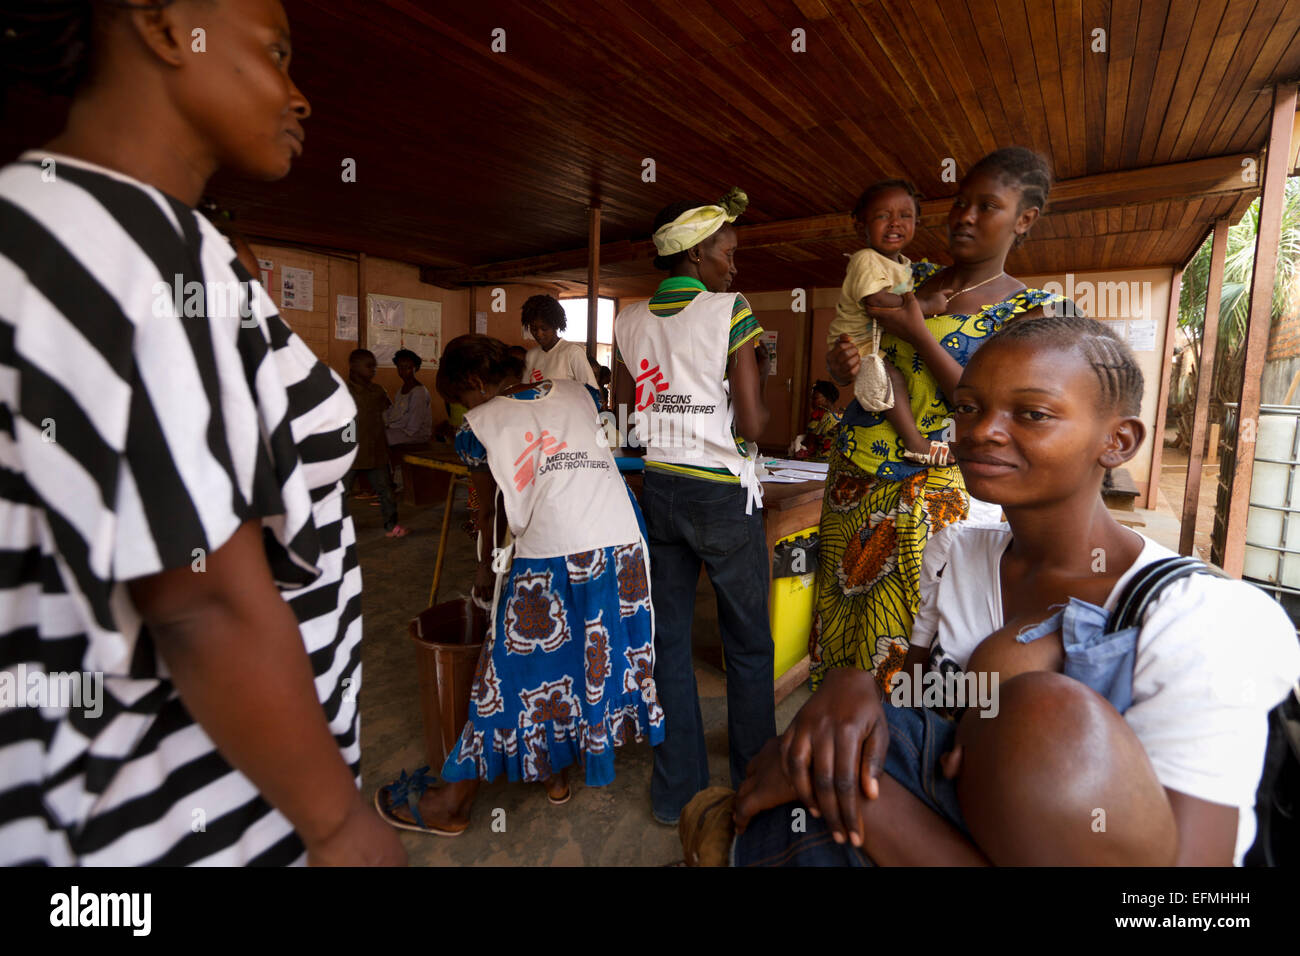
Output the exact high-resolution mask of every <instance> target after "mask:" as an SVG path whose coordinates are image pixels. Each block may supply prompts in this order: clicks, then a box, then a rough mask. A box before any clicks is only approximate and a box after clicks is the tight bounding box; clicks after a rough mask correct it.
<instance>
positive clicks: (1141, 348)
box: [1128, 319, 1156, 352]
mask: <svg viewBox="0 0 1300 956" xmlns="http://www.w3.org/2000/svg"><path fill="white" fill-rule="evenodd" d="M1128 344H1129V348H1131V349H1132V350H1133V351H1134V352H1154V351H1155V349H1156V323H1155V321H1154V320H1153V319H1134V320H1133V321H1131V322H1129V324H1128Z"/></svg>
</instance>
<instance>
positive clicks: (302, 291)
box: [280, 266, 316, 312]
mask: <svg viewBox="0 0 1300 956" xmlns="http://www.w3.org/2000/svg"><path fill="white" fill-rule="evenodd" d="M315 286H316V275H315V273H313V272H312V271H311V270H310V269H295V268H293V266H284V267H283V268H281V269H280V308H282V309H298V310H299V311H302V312H310V311H311V310H312V309H313V308H314V304H315V301H316V288H315Z"/></svg>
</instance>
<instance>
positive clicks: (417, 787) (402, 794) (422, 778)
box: [375, 767, 469, 837]
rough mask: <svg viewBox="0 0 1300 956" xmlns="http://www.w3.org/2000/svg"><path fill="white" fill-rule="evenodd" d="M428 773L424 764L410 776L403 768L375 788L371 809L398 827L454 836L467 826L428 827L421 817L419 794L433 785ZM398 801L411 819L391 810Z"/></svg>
mask: <svg viewBox="0 0 1300 956" xmlns="http://www.w3.org/2000/svg"><path fill="white" fill-rule="evenodd" d="M428 773H429V768H428V767H421V768H420V769H418V770H416V771H415V773H414V774H412V775H411V776H407V774H406V771H405V770H403V771H402V773H401V776H399V777H398V778H397V779H396V780H395V781H393V782H392V783H390V784H388V786H386V787H380V788H379V789H378V790H376V791H375V811H376V812H377V813H378V814H379V816H380V817H381V818H382V819H383V820H384V822H386V823H387V824H389V825H390V826H393V827H396V828H397V829H399V830H413V831H415V832H416V833H432V834H434V835H435V836H445V837H458V836H460V835H461V834H462V833H464V832H465V831H466V830H468V829H469V824H466V825H465V826H464V827H462V828H461V829H459V830H448V829H446V828H443V827H431V826H429V825H428V824H427V823H425V822H424V817H422V816H420V798H421V797H422V796H424V791H426V790H428V789H429V788H430V787H431V786H433V778H431V777H430V776H429V775H428ZM385 797H387V799H385ZM401 804H405V806H406V808H407V809H408V810H409V811H410V813H411V817H412V818H413V819H414V820H415V822H414V823H412V822H410V821H409V820H403V819H401V818H400V817H399V816H397V815H396V814H395V813H393V808H394V807H396V806H398V805H401Z"/></svg>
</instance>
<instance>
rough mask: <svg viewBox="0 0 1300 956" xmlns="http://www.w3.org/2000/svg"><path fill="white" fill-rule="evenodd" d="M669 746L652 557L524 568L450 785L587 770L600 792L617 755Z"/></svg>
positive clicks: (505, 606)
mask: <svg viewBox="0 0 1300 956" xmlns="http://www.w3.org/2000/svg"><path fill="white" fill-rule="evenodd" d="M663 736H664V712H663V709H662V708H661V707H660V706H659V699H658V696H657V694H656V692H655V682H654V629H653V626H652V623H651V613H650V585H649V579H648V577H647V575H646V561H645V550H644V547H643V545H642V544H641V543H639V542H638V543H635V544H627V545H618V546H615V547H610V548H601V549H597V550H594V551H584V552H582V553H579V554H572V555H567V556H565V557H561V558H516V559H515V560H514V562H513V564H512V566H511V569H510V576H509V578H508V579H507V581H506V583H505V584H504V585H503V586H502V591H501V599H500V602H499V606H498V607H497V617H496V623H495V625H494V627H493V629H492V637H491V639H490V641H489V642H488V643H486V644H485V645H484V647H483V653H482V654H481V655H479V664H478V673H477V674H476V675H475V677H474V687H473V691H472V693H471V696H470V707H469V721H468V722H467V723H466V724H465V729H464V731H462V733H461V735H460V740H459V741H457V743H456V747H455V749H454V750H452V752H451V754H450V755H449V756H448V757H447V762H446V763H445V764H444V765H443V768H442V777H443V779H444V780H472V779H474V778H475V777H477V778H480V779H482V780H495V779H496V778H497V777H499V776H500V775H501V773H502V771H504V772H505V773H506V775H507V777H508V778H509V779H510V780H511V781H519V780H523V781H529V782H532V781H539V780H545V779H546V778H547V777H549V776H550V775H551V774H552V773H555V772H557V771H559V770H562V769H564V768H565V767H567V766H569V765H570V764H573V763H576V762H577V761H579V760H582V761H583V762H584V763H585V765H586V781H587V785H588V786H592V787H599V786H604V785H605V784H607V783H609V782H611V781H612V780H613V779H614V748H615V747H617V746H619V745H620V744H625V743H628V742H629V741H632V740H638V741H639V740H645V739H648V740H649V741H650V743H651V745H655V744H658V743H660V742H661V741H662V740H663Z"/></svg>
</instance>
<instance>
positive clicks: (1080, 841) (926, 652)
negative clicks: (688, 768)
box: [735, 317, 1300, 865]
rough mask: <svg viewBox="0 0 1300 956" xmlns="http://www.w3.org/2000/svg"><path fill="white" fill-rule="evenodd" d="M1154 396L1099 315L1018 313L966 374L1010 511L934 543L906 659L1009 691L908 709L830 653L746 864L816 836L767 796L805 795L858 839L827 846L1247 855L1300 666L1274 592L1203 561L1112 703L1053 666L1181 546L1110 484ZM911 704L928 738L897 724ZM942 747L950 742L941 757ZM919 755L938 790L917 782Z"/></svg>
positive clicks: (974, 437)
mask: <svg viewBox="0 0 1300 956" xmlns="http://www.w3.org/2000/svg"><path fill="white" fill-rule="evenodd" d="M1141 396H1142V376H1141V373H1140V371H1139V370H1138V368H1137V365H1136V362H1135V361H1134V359H1133V356H1132V353H1131V352H1130V351H1129V349H1128V347H1127V346H1125V345H1124V344H1123V343H1122V342H1120V341H1119V340H1118V339H1117V338H1115V336H1114V335H1113V334H1112V333H1110V331H1109V330H1108V329H1107V328H1106V327H1105V326H1103V325H1101V324H1100V323H1098V322H1095V321H1093V320H1090V319H1084V318H1077V317H1055V318H1044V319H1037V320H1031V321H1024V322H1017V323H1012V324H1010V325H1008V326H1007V327H1006V328H1005V329H1004V330H1003V331H1002V332H1001V333H999V334H998V335H996V336H993V337H991V338H990V339H989V340H988V342H987V343H986V344H985V345H984V346H983V347H982V348H981V349H980V351H979V352H978V353H977V354H976V355H975V357H974V358H973V359H972V360H971V362H970V364H969V365H968V366H967V367H966V370H965V372H964V374H963V375H962V378H961V382H960V384H959V385H958V387H957V390H956V394H955V396H954V398H955V405H954V418H955V423H956V432H957V442H956V452H957V459H958V461H959V463H960V465H961V469H962V474H963V476H964V478H965V480H966V485H967V487H968V488H969V489H970V492H971V494H972V495H975V496H978V497H979V498H981V499H984V500H987V501H990V502H993V503H995V504H997V505H1000V506H1001V508H1002V510H1003V511H1004V512H1005V514H1006V517H1007V523H1006V524H1002V525H997V526H983V527H981V526H975V525H969V524H966V523H963V524H961V525H959V526H954V527H953V528H952V529H950V530H949V529H946V530H945V531H944V533H943V534H942V535H939V536H936V538H935V540H934V541H932V542H931V547H930V548H928V549H927V551H926V558H925V564H924V567H923V569H922V572H921V589H920V593H921V606H920V609H919V611H918V613H917V615H916V621H915V627H914V630H913V634H912V649H911V650H910V651H909V654H908V658H907V661H906V663H905V664H904V668H903V670H904V672H905V673H907V674H909V675H912V674H923V670H914V668H920V669H924V668H927V667H929V668H934V667H936V666H937V667H939V668H941V669H948V670H960V671H965V672H967V673H972V672H978V673H982V674H987V675H989V677H990V678H991V677H992V676H994V675H996V676H997V677H998V678H999V682H998V685H997V689H998V691H999V692H998V693H997V695H996V698H995V700H996V703H995V704H994V707H995V708H996V709H997V710H998V711H999V712H998V713H997V715H996V716H995V717H994V718H993V719H992V720H987V719H984V717H983V716H980V715H978V714H977V713H976V712H974V711H970V710H968V711H967V712H966V714H965V716H964V717H962V718H961V722H960V726H959V727H958V726H956V725H953V724H952V722H946V723H945V721H944V720H943V718H942V717H939V716H937V715H936V714H935V712H934V711H933V710H931V709H929V708H928V707H925V708H916V707H902V708H895V707H893V706H892V704H890V703H889V702H886V701H884V700H882V695H881V693H880V691H879V690H878V688H877V685H876V684H875V682H874V681H873V680H872V679H871V677H870V675H867V674H864V673H863V672H860V671H857V670H855V669H853V668H842V669H840V670H838V671H836V672H834V673H833V674H832V675H829V676H828V677H827V679H826V681H825V682H824V683H823V685H822V687H821V689H820V690H819V691H818V693H817V694H816V695H814V696H813V698H812V699H811V700H810V701H809V702H808V704H806V705H805V706H804V708H803V710H802V711H801V712H800V714H799V715H798V716H797V717H796V718H795V720H794V722H793V723H792V725H791V727H790V729H789V730H788V731H787V732H786V734H785V735H784V736H783V737H781V738H774V739H773V741H771V742H770V743H769V745H768V747H767V748H766V749H765V751H764V752H763V753H762V754H761V755H760V756H759V758H758V759H757V760H756V761H755V763H754V764H753V765H751V773H752V775H751V777H750V778H749V779H748V780H747V781H746V783H745V785H744V786H742V787H741V789H740V791H739V793H738V795H737V798H736V822H737V825H738V827H739V828H740V829H741V830H742V831H744V832H743V834H742V836H741V838H740V839H739V840H738V841H737V845H736V857H735V859H736V861H737V862H738V863H748V862H760V861H765V860H768V859H775V858H776V857H777V856H778V854H777V852H776V849H777V847H776V845H777V844H781V853H780V857H781V859H783V860H784V859H789V858H791V856H792V855H795V856H797V855H798V854H799V853H801V852H803V851H802V850H801V849H800V848H798V847H791V845H790V844H791V843H792V839H791V838H787V837H784V836H782V835H781V832H780V831H781V830H782V829H784V830H785V831H788V830H789V825H788V821H789V814H788V812H786V813H784V817H783V816H782V814H783V810H781V809H778V810H771V811H770V812H768V813H760V812H759V811H762V810H765V809H767V808H771V807H778V806H779V805H780V804H782V803H785V802H786V801H792V800H800V801H802V802H803V803H804V804H805V805H807V806H808V807H809V808H811V809H812V810H813V813H814V815H820V816H821V817H822V818H823V819H824V821H825V825H824V826H819V827H812V826H810V827H809V837H808V839H809V840H814V841H815V837H816V836H817V834H818V832H820V835H821V836H822V844H823V845H826V844H827V843H828V841H826V840H825V839H824V837H825V833H826V830H827V829H829V831H830V832H831V834H832V836H833V837H834V840H835V845H834V846H833V847H832V850H833V851H838V853H839V855H840V857H841V858H840V859H833V860H821V862H842V863H847V864H853V863H854V862H855V861H859V860H860V859H861V858H867V859H869V860H870V861H872V862H875V863H878V864H945V863H987V862H994V863H999V864H1001V863H1044V862H1047V863H1056V864H1059V865H1070V864H1087V863H1097V862H1111V863H1116V862H1118V863H1130V864H1132V863H1137V864H1155V865H1161V864H1163V865H1170V864H1177V865H1230V864H1231V863H1233V862H1234V861H1239V860H1240V859H1241V857H1242V855H1243V853H1244V851H1245V850H1246V849H1247V848H1248V847H1249V846H1250V844H1251V842H1252V840H1253V836H1254V813H1253V803H1254V796H1255V790H1256V787H1257V785H1258V782H1259V777H1260V772H1261V770H1262V766H1263V758H1264V748H1265V745H1266V740H1267V715H1268V712H1269V711H1270V710H1271V709H1272V708H1273V707H1274V706H1275V705H1276V704H1277V703H1278V702H1279V701H1280V700H1281V699H1282V698H1283V697H1284V696H1285V695H1286V693H1287V691H1288V689H1289V688H1290V686H1291V685H1292V684H1293V682H1294V681H1295V680H1296V678H1297V676H1298V675H1300V646H1298V645H1297V641H1296V633H1295V629H1294V627H1293V626H1292V624H1291V622H1290V621H1289V620H1288V618H1287V616H1286V614H1285V613H1284V612H1283V611H1282V609H1281V608H1280V606H1279V605H1277V604H1276V603H1274V602H1273V601H1272V600H1270V599H1269V598H1268V597H1267V596H1265V595H1264V593H1263V592H1261V591H1259V590H1258V589H1256V588H1253V587H1251V586H1250V585H1248V584H1246V583H1243V582H1241V581H1232V580H1227V579H1223V578H1218V577H1212V576H1208V575H1193V576H1191V577H1188V578H1184V579H1182V580H1181V581H1178V582H1176V583H1175V584H1173V585H1170V586H1169V587H1167V588H1165V589H1164V590H1163V591H1161V592H1160V594H1159V595H1158V597H1157V598H1156V599H1155V600H1154V601H1152V603H1151V604H1150V605H1149V607H1148V609H1147V610H1146V612H1145V614H1144V615H1143V617H1142V619H1141V622H1140V624H1139V625H1138V631H1137V634H1136V646H1135V649H1134V651H1133V653H1132V654H1131V655H1129V657H1128V658H1127V663H1126V664H1125V665H1123V666H1126V667H1127V668H1129V669H1130V670H1129V671H1125V672H1124V673H1123V674H1117V675H1112V676H1120V677H1130V676H1131V684H1130V685H1129V686H1128V688H1127V689H1126V691H1125V693H1123V694H1122V695H1120V696H1118V697H1115V696H1110V698H1109V701H1108V700H1107V699H1106V698H1103V697H1102V696H1101V695H1100V694H1098V693H1095V692H1094V691H1093V690H1090V689H1089V688H1088V687H1087V686H1085V685H1084V684H1083V683H1080V682H1078V681H1074V680H1071V679H1069V678H1067V677H1065V676H1063V675H1061V674H1059V673H1056V672H1060V671H1063V670H1064V671H1066V672H1067V673H1068V672H1069V670H1070V661H1071V657H1070V655H1071V654H1072V653H1073V652H1072V650H1071V649H1072V648H1074V647H1077V646H1078V639H1079V638H1080V637H1083V638H1084V639H1092V638H1096V637H1099V636H1100V635H1101V634H1103V633H1106V630H1105V629H1106V619H1107V616H1108V612H1109V611H1110V610H1111V609H1112V608H1113V607H1114V605H1115V602H1116V600H1117V598H1118V595H1119V593H1120V591H1121V590H1122V589H1123V587H1124V586H1125V584H1126V583H1127V582H1128V580H1129V579H1130V578H1132V576H1133V575H1134V574H1135V573H1136V572H1137V571H1138V570H1139V569H1140V568H1142V567H1144V566H1146V565H1148V564H1150V563H1151V562H1153V561H1155V560H1158V559H1159V558H1162V557H1167V556H1169V555H1170V554H1171V552H1169V551H1168V550H1167V549H1165V548H1162V547H1160V546H1159V545H1157V544H1155V543H1154V542H1152V541H1150V540H1149V539H1146V538H1144V537H1143V536H1142V535H1140V534H1138V533H1136V532H1134V531H1131V530H1129V529H1127V528H1125V527H1123V526H1122V525H1120V524H1119V523H1118V522H1117V521H1115V519H1114V518H1113V517H1111V515H1110V514H1109V512H1107V510H1106V508H1105V505H1104V503H1103V501H1102V499H1101V496H1100V488H1101V481H1102V477H1103V475H1104V473H1105V470H1106V469H1107V468H1114V467H1118V466H1119V465H1122V464H1123V463H1124V462H1126V461H1128V460H1130V459H1131V458H1132V457H1133V456H1134V455H1135V454H1136V452H1137V451H1138V449H1139V448H1140V447H1141V445H1142V442H1143V439H1144V437H1145V429H1144V426H1143V424H1142V422H1141V419H1140V418H1139V417H1138V414H1139V411H1140V407H1141ZM1063 606H1064V608H1065V611H1064V615H1063V616H1062V614H1061V609H1062V607H1063ZM1130 671H1131V674H1130ZM990 683H991V680H990ZM1103 689H1104V688H1103ZM918 714H919V715H920V717H919V719H918ZM1121 715H1122V719H1120V717H1121ZM909 720H911V721H914V722H915V723H914V726H916V727H918V728H919V730H918V734H917V735H916V736H914V737H913V738H911V739H908V737H907V735H906V734H905V733H904V734H901V735H900V728H901V727H902V726H903V725H904V724H907V723H908V721H909ZM1135 744H1136V746H1135ZM927 753H929V754H931V755H933V757H935V758H937V757H938V756H939V755H940V754H944V753H947V754H948V756H946V757H945V758H944V760H943V761H942V762H941V763H940V762H939V761H937V760H930V761H929V764H930V766H929V768H928V769H927V767H926V766H925V764H926V763H927V761H926V759H925V755H926V754H927ZM917 764H921V765H922V766H921V768H920V773H919V776H920V778H921V779H922V780H923V781H925V785H924V787H928V788H929V791H928V792H923V793H918V792H917V789H914V788H912V787H909V786H908V784H907V783H906V782H905V778H907V777H908V776H909V774H911V775H912V776H917V774H916V772H915V771H916V766H915V765H917ZM898 768H901V769H898ZM882 769H884V770H885V771H886V773H885V774H882V773H881V770H882ZM900 781H903V782H902V783H901V785H900ZM924 787H923V788H921V789H924ZM945 790H946V796H945ZM932 797H933V799H931V798H932ZM1098 808H1101V809H1102V810H1103V811H1104V812H1105V816H1104V817H1098V815H1097V814H1096V812H1095V811H1096V810H1097V809H1098ZM1099 821H1100V822H1101V825H1100V826H1099V825H1098V824H1099ZM882 822H885V823H887V825H881V824H882ZM778 824H779V826H778ZM799 839H803V838H802V837H800V838H799ZM793 842H798V841H797V840H796V841H793ZM831 855H832V856H834V855H835V853H834V852H832V854H831Z"/></svg>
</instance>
